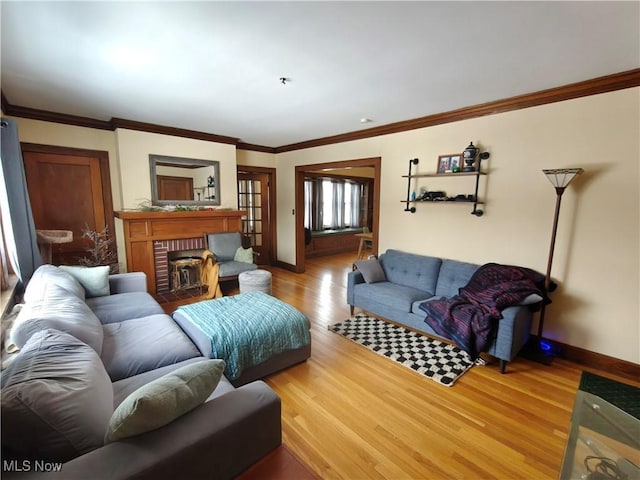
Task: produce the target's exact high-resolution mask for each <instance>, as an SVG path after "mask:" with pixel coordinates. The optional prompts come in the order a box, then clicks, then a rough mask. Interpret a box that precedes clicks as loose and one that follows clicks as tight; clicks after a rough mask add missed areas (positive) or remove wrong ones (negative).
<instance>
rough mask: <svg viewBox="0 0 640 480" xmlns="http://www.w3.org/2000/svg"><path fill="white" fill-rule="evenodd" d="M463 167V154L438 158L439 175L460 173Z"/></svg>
mask: <svg viewBox="0 0 640 480" xmlns="http://www.w3.org/2000/svg"><path fill="white" fill-rule="evenodd" d="M461 165H462V154H461V153H449V154H447V155H440V156H438V165H437V170H436V171H437V172H438V173H454V172H459V171H460V166H461Z"/></svg>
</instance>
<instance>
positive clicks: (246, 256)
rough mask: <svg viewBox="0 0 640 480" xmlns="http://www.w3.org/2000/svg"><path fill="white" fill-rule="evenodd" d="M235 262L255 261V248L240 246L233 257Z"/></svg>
mask: <svg viewBox="0 0 640 480" xmlns="http://www.w3.org/2000/svg"><path fill="white" fill-rule="evenodd" d="M233 261H234V262H243V263H253V248H251V247H249V248H242V247H238V250H236V254H235V256H234V257H233Z"/></svg>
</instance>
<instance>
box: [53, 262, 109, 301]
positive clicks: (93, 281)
mask: <svg viewBox="0 0 640 480" xmlns="http://www.w3.org/2000/svg"><path fill="white" fill-rule="evenodd" d="M59 268H60V269H61V270H63V271H65V272H67V273H68V274H70V275H71V276H72V277H73V278H75V279H76V280H77V281H78V282H79V283H80V285H82V288H84V291H85V294H86V297H87V298H91V297H102V296H104V295H109V293H110V292H109V266H108V265H103V266H99V267H77V266H68V265H61V266H60V267H59Z"/></svg>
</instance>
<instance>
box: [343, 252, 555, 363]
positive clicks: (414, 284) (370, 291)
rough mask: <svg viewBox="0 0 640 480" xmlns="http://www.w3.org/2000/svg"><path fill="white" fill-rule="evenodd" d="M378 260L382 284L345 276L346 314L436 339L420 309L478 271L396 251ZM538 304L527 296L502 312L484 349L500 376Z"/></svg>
mask: <svg viewBox="0 0 640 480" xmlns="http://www.w3.org/2000/svg"><path fill="white" fill-rule="evenodd" d="M378 260H379V263H380V266H381V267H382V270H383V271H384V276H385V277H386V280H385V281H379V282H374V283H367V282H365V279H364V277H363V274H362V273H361V272H360V271H358V270H354V271H352V272H349V274H348V279H347V303H349V305H350V307H351V314H352V315H353V312H354V308H355V307H359V308H361V309H362V310H364V311H366V312H368V313H371V314H373V315H377V316H380V317H384V318H386V319H389V320H392V321H393V322H396V323H399V324H402V325H405V326H407V327H409V328H411V329H413V330H418V331H421V332H424V333H427V334H429V335H432V336H435V337H439V335H437V334H436V333H435V332H434V330H433V329H432V328H431V327H430V326H429V325H428V324H427V323H426V322H425V321H424V319H425V313H424V311H423V310H421V309H420V304H421V303H422V302H424V301H425V300H430V299H431V300H432V299H438V298H441V297H452V296H455V295H457V294H458V290H459V288H461V287H464V286H465V285H466V284H467V283H468V282H469V280H470V279H471V277H472V275H473V274H474V272H475V271H476V270H477V269H478V268H479V267H480V266H479V265H474V264H471V263H465V262H459V261H456V260H448V259H442V258H436V257H429V256H424V255H417V254H413V253H406V252H401V251H399V250H387V251H386V252H385V253H383V254H382V255H380V257H379V259H378ZM542 300H543V298H542V297H541V296H540V295H536V294H533V295H530V296H529V297H527V298H526V299H525V300H523V301H522V302H521V303H520V304H518V305H515V306H511V307H507V308H505V309H504V310H503V311H502V315H503V318H502V319H501V320H499V322H498V328H497V330H496V331H495V336H494V338H493V341H492V342H491V344H490V346H489V348H488V349H487V350H486V352H487V353H489V354H490V355H492V356H494V357H496V358H498V359H499V360H500V371H501V373H504V371H505V366H506V362H510V361H511V360H513V358H514V357H515V356H516V355H517V354H518V352H519V351H520V350H521V349H522V347H523V346H524V345H525V344H526V343H527V341H528V340H529V333H530V331H531V322H532V317H533V310H535V309H536V307H537V306H539V305H540V303H541V302H542ZM440 338H442V337H440ZM445 340H449V339H446V338H445Z"/></svg>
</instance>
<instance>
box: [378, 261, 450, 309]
mask: <svg viewBox="0 0 640 480" xmlns="http://www.w3.org/2000/svg"><path fill="white" fill-rule="evenodd" d="M441 263H442V260H441V259H439V258H435V257H427V256H424V255H416V254H414V253H406V252H401V251H399V250H387V251H386V252H385V253H384V254H382V255H380V264H381V265H382V268H383V269H384V273H385V275H386V276H387V280H388V281H389V282H391V283H394V284H397V285H404V286H405V287H412V288H417V289H418V290H423V291H424V292H427V293H428V294H429V295H428V296H431V295H433V293H434V292H435V290H436V281H437V279H438V273H439V271H440V265H441ZM407 311H408V310H407Z"/></svg>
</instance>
